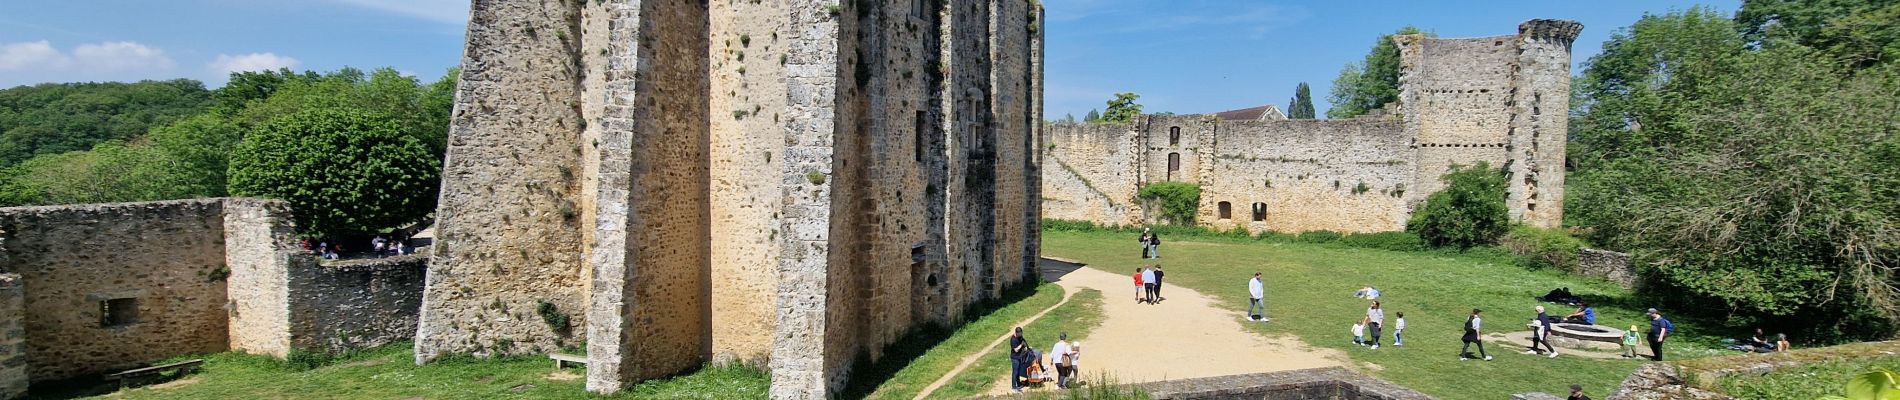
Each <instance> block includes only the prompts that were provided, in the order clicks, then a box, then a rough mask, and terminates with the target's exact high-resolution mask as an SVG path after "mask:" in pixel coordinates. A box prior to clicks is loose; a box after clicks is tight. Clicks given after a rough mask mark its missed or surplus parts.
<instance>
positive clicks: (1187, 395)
mask: <svg viewBox="0 0 1900 400" xmlns="http://www.w3.org/2000/svg"><path fill="white" fill-rule="evenodd" d="M1141 386H1142V388H1143V389H1145V390H1147V392H1148V394H1149V395H1150V396H1151V397H1153V398H1155V399H1171V400H1189V399H1339V400H1351V399H1379V400H1428V399H1431V397H1430V396H1426V395H1424V394H1422V393H1418V392H1414V391H1411V390H1410V389H1406V388H1403V387H1399V386H1398V385H1394V384H1392V383H1391V382H1386V381H1384V380H1380V379H1377V378H1373V377H1369V376H1365V375H1360V374H1358V373H1354V372H1352V371H1350V370H1347V369H1345V368H1340V367H1329V368H1313V369H1300V370H1292V371H1280V372H1268V373H1260V374H1245V375H1230V376H1218V377H1209V378H1196V379H1180V380H1171V381H1162V382H1156V383H1150V384H1143V385H1141Z"/></svg>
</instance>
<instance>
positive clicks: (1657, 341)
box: [1649, 308, 1676, 361]
mask: <svg viewBox="0 0 1900 400" xmlns="http://www.w3.org/2000/svg"><path fill="white" fill-rule="evenodd" d="M1675 332H1676V324H1673V323H1670V322H1669V319H1668V318H1663V316H1662V313H1660V312H1657V311H1656V309H1654V308H1651V309H1649V354H1650V360H1654V361H1662V360H1663V353H1662V348H1663V341H1666V340H1669V334H1671V333H1675Z"/></svg>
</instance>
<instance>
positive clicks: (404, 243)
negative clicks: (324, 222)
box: [302, 235, 416, 260]
mask: <svg viewBox="0 0 1900 400" xmlns="http://www.w3.org/2000/svg"><path fill="white" fill-rule="evenodd" d="M369 243H370V248H371V249H372V250H371V252H370V255H371V256H375V257H378V258H380V257H387V256H398V255H404V254H415V253H416V248H415V247H414V246H410V245H409V241H408V240H404V239H394V240H392V239H389V238H385V237H383V236H381V235H378V236H376V237H375V238H372V239H370V241H369ZM302 246H303V249H304V251H309V252H314V253H317V255H319V256H322V257H323V259H325V260H337V259H342V258H343V255H344V254H348V253H345V252H344V251H343V244H342V243H335V244H332V243H330V241H329V240H319V241H317V243H316V244H315V245H312V244H311V243H310V240H309V239H305V240H303V242H302Z"/></svg>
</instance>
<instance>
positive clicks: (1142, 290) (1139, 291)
mask: <svg viewBox="0 0 1900 400" xmlns="http://www.w3.org/2000/svg"><path fill="white" fill-rule="evenodd" d="M1141 283H1142V282H1141V268H1135V302H1136V303H1140V302H1141V294H1142V293H1146V292H1147V289H1146V288H1145V287H1143V286H1142V285H1141Z"/></svg>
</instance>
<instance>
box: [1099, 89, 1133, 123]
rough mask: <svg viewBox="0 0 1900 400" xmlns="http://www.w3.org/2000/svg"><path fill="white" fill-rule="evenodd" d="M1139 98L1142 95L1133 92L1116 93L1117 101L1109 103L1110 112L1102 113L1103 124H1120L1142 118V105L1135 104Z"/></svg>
mask: <svg viewBox="0 0 1900 400" xmlns="http://www.w3.org/2000/svg"><path fill="white" fill-rule="evenodd" d="M1138 98H1141V95H1138V94H1135V93H1133V92H1122V93H1116V94H1115V99H1114V100H1109V101H1108V111H1105V112H1103V113H1102V118H1101V120H1102V121H1101V122H1104V123H1112V124H1120V123H1127V122H1129V121H1134V120H1135V117H1138V116H1141V105H1140V104H1136V103H1135V99H1138Z"/></svg>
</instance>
